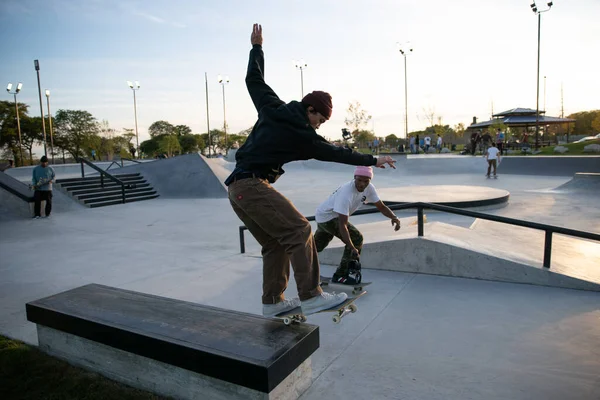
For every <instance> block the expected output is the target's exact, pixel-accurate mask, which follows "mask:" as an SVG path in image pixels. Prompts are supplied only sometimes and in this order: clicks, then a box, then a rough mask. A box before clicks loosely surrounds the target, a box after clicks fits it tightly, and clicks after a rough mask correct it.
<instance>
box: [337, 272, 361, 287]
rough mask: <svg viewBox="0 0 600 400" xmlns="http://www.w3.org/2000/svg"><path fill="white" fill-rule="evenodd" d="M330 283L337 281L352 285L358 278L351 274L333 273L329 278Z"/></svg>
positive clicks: (357, 282) (357, 281)
mask: <svg viewBox="0 0 600 400" xmlns="http://www.w3.org/2000/svg"><path fill="white" fill-rule="evenodd" d="M331 283H339V284H341V285H348V286H353V285H357V284H359V283H360V280H359V279H357V278H355V277H354V276H352V275H338V274H333V277H332V278H331Z"/></svg>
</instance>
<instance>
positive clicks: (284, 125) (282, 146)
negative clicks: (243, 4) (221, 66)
mask: <svg viewBox="0 0 600 400" xmlns="http://www.w3.org/2000/svg"><path fill="white" fill-rule="evenodd" d="M246 87H247V88H248V92H249V93H250V97H251V98H252V102H253V103H254V106H255V107H256V110H257V111H258V121H256V124H255V125H254V127H253V128H252V132H250V135H249V136H248V138H247V139H246V142H245V143H244V145H243V146H242V147H240V148H239V150H238V151H237V153H236V155H235V160H236V167H235V169H234V171H233V172H232V173H231V175H230V176H229V177H228V178H227V180H226V181H225V184H226V185H229V184H230V183H231V182H232V181H233V178H234V177H235V175H237V174H240V173H248V172H251V173H255V174H257V175H258V176H261V177H263V178H266V179H268V180H269V182H271V183H273V182H275V181H276V180H277V179H278V178H279V176H281V175H282V174H283V173H284V172H285V171H284V170H283V169H282V166H283V164H285V163H288V162H290V161H297V160H308V159H311V158H314V159H317V160H321V161H332V162H339V163H343V164H350V165H364V166H370V165H375V164H376V163H377V160H376V159H375V157H373V156H372V155H368V154H361V153H358V152H355V151H352V150H351V149H347V148H343V147H337V146H334V145H332V144H331V143H329V142H328V141H327V140H325V138H323V137H322V136H320V135H318V134H317V132H316V131H315V130H314V129H313V128H312V127H311V126H310V123H309V120H308V115H307V110H306V107H305V106H304V105H303V104H302V103H301V102H298V101H291V102H289V103H287V104H286V103H285V102H283V101H282V100H281V99H280V98H279V97H278V96H277V95H276V94H275V92H274V91H273V89H271V88H270V87H269V85H267V84H266V83H265V80H264V54H263V51H262V46H260V45H254V46H253V47H252V50H250V61H249V62H248V72H247V74H246Z"/></svg>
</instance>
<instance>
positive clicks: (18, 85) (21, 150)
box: [6, 82, 23, 166]
mask: <svg viewBox="0 0 600 400" xmlns="http://www.w3.org/2000/svg"><path fill="white" fill-rule="evenodd" d="M22 87H23V84H22V83H21V82H19V83H18V84H17V88H16V89H15V91H14V92H11V89H12V83H9V84H8V85H7V86H6V91H7V92H8V93H10V94H12V95H13V96H14V97H15V113H16V115H17V132H18V133H19V153H20V154H21V166H23V142H22V141H21V121H20V120H19V103H17V93H19V92H20V91H21V88H22Z"/></svg>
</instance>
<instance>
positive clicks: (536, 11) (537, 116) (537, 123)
mask: <svg viewBox="0 0 600 400" xmlns="http://www.w3.org/2000/svg"><path fill="white" fill-rule="evenodd" d="M530 7H531V10H532V11H533V12H534V14H537V17H538V40H537V45H538V51H537V80H536V86H537V94H536V105H535V148H536V149H538V148H539V134H540V26H541V24H542V13H544V12H546V11H550V9H551V8H552V2H549V3H548V8H547V9H546V10H539V9H538V8H537V6H536V5H535V1H534V2H533V3H531V5H530Z"/></svg>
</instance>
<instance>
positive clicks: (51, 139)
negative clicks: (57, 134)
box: [46, 89, 54, 164]
mask: <svg viewBox="0 0 600 400" xmlns="http://www.w3.org/2000/svg"><path fill="white" fill-rule="evenodd" d="M46 101H47V103H48V122H49V126H50V153H51V154H52V164H54V138H53V135H52V114H51V113H50V91H49V90H48V89H46Z"/></svg>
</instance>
